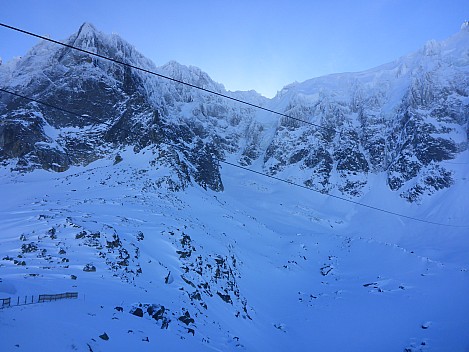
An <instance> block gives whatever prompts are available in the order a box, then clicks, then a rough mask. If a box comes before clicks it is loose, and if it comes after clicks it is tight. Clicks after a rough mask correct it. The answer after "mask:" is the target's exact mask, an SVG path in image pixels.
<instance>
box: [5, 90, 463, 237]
mask: <svg viewBox="0 0 469 352" xmlns="http://www.w3.org/2000/svg"><path fill="white" fill-rule="evenodd" d="M0 91H1V92H4V93H7V94H11V95H14V96H16V97H19V98H23V99H26V100H29V101H33V102H35V103H38V104H42V105H45V106H47V107H50V108H53V109H57V110H59V111H62V112H66V113H68V114H72V115H75V116H78V117H81V118H83V117H85V118H89V119H91V120H93V121H95V122H99V123H102V124H105V125H108V126H113V127H114V128H117V129H119V130H121V131H126V132H128V133H130V134H133V135H135V136H137V137H140V134H139V133H137V132H134V131H132V130H129V129H126V128H122V127H120V126H115V125H112V124H111V123H109V122H106V121H102V120H100V119H97V118H95V117H92V116H89V115H86V114H78V113H76V112H73V111H70V110H67V109H63V108H60V107H58V106H55V105H52V104H49V103H46V102H43V101H41V100H38V99H34V98H30V97H27V96H25V95H22V94H19V93H15V92H12V91H9V90H6V89H3V88H0ZM160 143H161V144H165V145H167V146H171V147H174V148H176V149H179V150H184V151H191V150H190V149H189V148H187V147H182V146H178V145H175V144H173V143H169V142H164V141H161V142H160ZM212 157H213V158H214V159H215V160H216V161H218V162H219V163H222V164H225V165H229V166H232V167H236V168H239V169H242V170H245V171H248V172H251V173H254V174H257V175H261V176H265V177H268V178H271V179H274V180H277V181H280V182H283V183H287V184H289V185H292V186H296V187H299V188H303V189H306V190H308V191H312V192H316V193H319V194H321V195H324V196H328V197H331V198H335V199H338V200H341V201H344V202H348V203H351V204H354V205H358V206H361V207H364V208H368V209H371V210H374V211H378V212H382V213H385V214H388V215H394V216H397V217H400V218H404V219H408V220H412V221H417V222H421V223H426V224H430V225H436V226H445V227H454V228H468V227H469V226H468V225H454V224H444V223H439V222H435V221H430V220H425V219H420V218H416V217H413V216H409V215H405V214H400V213H397V212H394V211H391V210H386V209H383V208H379V207H376V206H373V205H369V204H365V203H361V202H358V201H355V200H351V199H348V198H345V197H341V196H337V195H334V194H331V193H327V192H321V191H319V190H316V189H314V188H311V187H308V186H305V185H302V184H299V183H296V182H293V181H290V180H286V179H283V178H280V177H276V176H272V175H268V174H266V173H264V172H261V171H256V170H252V169H249V168H247V167H244V166H241V165H238V164H235V163H231V162H229V161H226V160H223V159H220V158H218V157H217V156H215V155H213V154H212Z"/></svg>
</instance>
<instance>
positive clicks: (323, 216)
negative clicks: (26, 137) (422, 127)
mask: <svg viewBox="0 0 469 352" xmlns="http://www.w3.org/2000/svg"><path fill="white" fill-rule="evenodd" d="M151 156H152V150H151V149H150V148H147V149H145V150H143V151H141V152H140V153H139V154H134V153H133V151H131V150H128V151H127V152H124V153H122V157H123V161H122V162H120V163H118V164H114V162H113V160H112V159H104V160H101V161H97V162H95V163H92V164H90V165H89V166H88V167H74V168H71V169H70V170H69V171H67V172H65V173H61V174H56V173H51V172H47V171H41V170H36V171H34V172H32V173H27V174H19V173H9V172H7V171H5V169H4V170H3V171H2V175H1V179H2V180H1V182H0V188H1V192H2V194H3V195H4V198H5V199H8V201H7V202H2V204H1V206H0V214H1V215H0V216H1V221H0V231H1V234H2V237H1V240H0V246H1V247H0V248H1V253H2V256H3V258H2V259H3V260H1V261H0V277H1V280H2V282H1V283H0V292H1V294H0V298H3V297H14V298H15V299H16V297H23V296H25V295H28V296H31V295H36V294H41V293H61V292H73V291H76V292H78V293H79V298H78V299H77V300H63V301H57V302H50V303H42V304H35V305H26V306H13V307H11V308H5V309H2V310H0V326H1V327H0V331H1V339H0V349H1V350H2V351H16V350H18V351H37V350H44V351H67V350H71V351H73V350H75V351H90V350H92V351H127V350H129V349H132V350H141V351H154V350H158V349H169V350H182V349H189V350H194V351H195V350H198V351H210V350H215V351H217V350H218V351H234V350H246V351H264V350H272V351H287V350H288V351H291V350H293V351H294V350H320V351H338V350H341V351H357V350H376V351H396V350H404V348H409V349H410V350H412V351H442V350H447V351H465V350H466V349H467V347H468V346H469V338H468V335H467V329H466V327H467V326H469V314H468V313H469V303H468V301H467V299H466V296H467V292H469V272H468V271H467V268H468V264H469V263H468V260H467V256H463V255H459V254H460V253H458V249H459V250H460V251H461V252H465V253H467V243H468V241H467V228H462V229H461V228H459V229H457V228H453V229H451V228H441V227H438V226H436V227H435V226H433V225H429V224H424V223H422V224H420V223H415V222H413V221H411V220H408V219H399V218H396V217H394V216H389V215H385V214H380V213H376V212H373V211H371V210H360V209H357V208H356V206H352V205H349V204H347V203H342V202H340V201H339V200H334V199H329V198H327V197H325V196H323V195H321V194H317V193H314V192H308V191H305V190H302V189H295V188H292V187H291V186H288V185H284V184H281V183H278V181H274V180H271V179H267V178H264V177H262V176H260V175H254V174H251V173H249V172H247V171H243V170H239V169H233V168H230V167H229V166H228V165H226V166H224V168H223V177H224V179H225V192H222V193H216V192H212V191H206V190H203V189H202V188H198V187H192V188H188V189H186V190H184V191H182V192H178V193H174V192H168V191H166V190H165V189H164V188H161V187H160V188H159V187H156V186H155V183H154V180H155V179H156V178H157V177H158V176H159V174H161V173H163V174H164V173H165V172H167V170H165V169H164V168H161V169H159V170H155V169H151V168H148V162H149V161H150V160H151V159H152V158H151ZM465 176H467V175H465ZM454 191H455V192H457V191H458V190H457V189H455V190H454ZM240 194H242V197H240V196H239V195H240ZM396 198H398V197H396ZM389 199H391V198H389ZM451 199H452V200H453V201H454V199H455V198H454V197H451ZM370 201H372V200H370ZM444 201H445V200H444V199H441V202H442V203H443V204H444ZM460 201H461V203H460V204H453V205H452V206H453V208H451V209H458V208H459V207H462V206H463V205H464V202H466V200H465V198H464V199H461V200H460ZM399 204H401V203H397V202H396V203H395V205H394V204H393V203H392V202H391V203H390V204H389V205H390V207H391V209H392V208H393V207H394V206H395V207H396V209H395V210H397V207H398V206H399ZM458 206H459V207H458ZM401 211H402V209H401ZM426 212H428V209H425V210H424V211H423V210H422V209H417V208H415V209H408V212H407V214H412V215H415V216H420V215H422V214H424V213H426ZM449 215H450V216H451V217H452V220H453V221H454V224H464V220H465V214H464V212H463V211H460V212H452V211H450V210H448V212H446V213H445V212H441V211H438V212H437V213H436V215H433V216H432V220H434V221H446V220H447V217H448V216H449ZM370 219H372V220H370ZM98 233H99V237H98V236H96V234H98ZM23 235H24V236H23ZM116 236H117V237H116ZM438 236H440V237H441V236H448V238H450V239H451V243H447V244H446V245H445V246H442V247H439V248H435V246H436V244H435V238H436V237H438ZM20 237H21V238H20ZM441 242H444V241H441ZM448 242H449V241H448ZM28 244H34V247H35V248H36V249H34V250H31V248H32V247H31V246H29V247H28V246H27V245H28ZM460 245H461V246H462V247H459V246H460ZM432 246H433V248H431V247H432ZM455 247H459V248H455ZM28 248H29V249H30V250H28ZM5 258H6V259H5ZM126 258H127V263H126V264H125V265H119V264H118V263H119V262H122V260H123V259H126ZM14 260H17V261H23V260H24V261H25V264H26V265H15V264H14ZM86 264H92V265H94V266H95V267H96V271H95V272H84V271H83V268H84V267H85V265H86ZM139 269H140V270H139ZM72 275H75V276H76V279H73V278H72ZM139 305H141V306H142V308H143V313H144V316H143V317H138V316H135V315H133V314H131V312H133V311H135V308H138V307H139ZM150 306H153V310H150V311H151V312H152V313H154V311H157V310H158V311H159V312H160V315H158V316H157V317H156V318H155V317H153V318H151V317H150V315H149V314H148V313H147V311H148V308H149V307H150ZM116 307H122V310H123V311H122V312H121V311H118V310H116ZM161 307H164V309H163V310H162V311H161ZM119 309H120V308H119ZM161 312H162V313H161ZM186 312H187V313H186ZM153 315H154V314H153ZM157 318H158V319H157ZM192 319H193V320H192ZM186 323H187V324H186ZM19 331H21V333H19ZM103 333H106V334H107V336H108V337H109V340H103V339H102V338H100V337H99V336H100V335H102V334H103ZM147 340H148V341H147ZM38 346H41V347H39V348H38Z"/></svg>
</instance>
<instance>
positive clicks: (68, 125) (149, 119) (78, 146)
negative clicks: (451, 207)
mask: <svg viewBox="0 0 469 352" xmlns="http://www.w3.org/2000/svg"><path fill="white" fill-rule="evenodd" d="M468 42H469V30H468V29H467V26H466V27H464V26H463V27H462V29H461V31H460V32H459V33H457V34H456V35H454V36H453V37H451V38H449V39H448V40H446V41H443V42H436V41H430V42H428V43H427V44H426V45H425V46H424V48H422V49H421V50H419V51H417V52H415V53H413V54H411V55H408V56H405V57H402V58H400V59H398V60H396V61H394V62H392V63H389V64H386V65H383V66H380V67H377V68H375V69H372V70H368V71H364V72H360V73H347V74H337V75H331V76H326V77H321V78H316V79H312V80H309V81H306V82H303V83H300V84H292V85H290V86H287V87H285V88H284V89H283V90H282V91H281V92H280V93H279V94H278V95H277V96H276V97H275V98H274V99H272V100H268V99H266V98H263V97H261V96H259V95H258V94H257V93H255V92H235V93H233V92H227V91H225V89H224V87H223V86H222V85H220V84H218V83H216V82H214V81H213V80H211V79H210V77H209V76H208V75H207V74H206V73H204V72H202V71H201V70H200V69H198V68H195V67H186V66H183V65H180V64H178V63H176V62H170V63H168V64H166V65H164V66H162V67H156V66H155V65H154V64H153V63H151V62H150V61H149V60H148V59H146V58H144V57H143V56H142V55H141V54H139V53H138V52H137V51H136V50H135V49H134V48H133V47H132V46H131V45H130V44H128V43H126V42H125V41H124V40H122V39H121V38H119V37H118V36H116V35H111V36H109V35H105V34H103V33H101V32H99V31H98V30H96V29H95V28H94V27H93V26H92V25H90V24H87V23H85V24H83V25H82V26H81V28H80V29H79V31H78V32H77V33H76V34H74V35H72V36H71V37H70V38H69V39H68V40H67V43H69V44H71V45H74V46H77V47H81V48H84V49H86V50H89V51H93V52H96V53H99V54H101V55H104V56H109V57H112V58H115V59H118V60H119V61H123V62H126V63H129V64H132V65H134V66H138V67H142V68H144V69H147V70H151V71H155V72H159V73H162V74H164V75H166V76H169V77H173V78H175V79H177V80H181V81H185V82H188V83H191V84H193V85H197V86H200V87H203V88H206V89H209V90H212V91H216V92H220V93H223V94H228V95H233V96H236V97H238V98H240V99H244V100H249V101H250V102H253V103H255V104H259V105H263V106H266V107H269V108H271V109H273V110H277V111H280V112H282V113H285V114H288V115H290V116H293V117H295V118H298V119H302V120H306V121H310V122H313V123H315V124H317V125H320V126H323V127H324V128H317V127H314V126H311V125H307V124H302V123H300V122H298V121H296V120H291V119H288V118H282V119H281V120H279V121H277V120H276V119H277V117H276V116H272V115H269V114H268V113H266V112H263V111H259V110H256V109H254V108H252V107H247V106H245V105H243V104H239V103H235V102H232V101H229V100H227V99H224V98H223V97H219V96H214V95H211V94H208V93H204V92H201V91H199V90H196V89H194V88H191V87H188V86H185V85H183V84H178V83H175V82H172V81H169V80H164V79H161V78H158V77H155V76H152V75H149V74H146V73H142V72H140V71H136V70H132V69H130V68H128V67H125V66H122V65H118V64H115V63H112V62H108V61H105V60H102V59H98V58H95V57H91V56H90V55H88V54H85V53H81V52H77V51H74V50H72V49H70V48H66V47H60V46H58V45H55V44H51V43H48V42H42V43H40V44H39V45H37V46H36V47H34V48H33V49H32V50H31V51H30V52H29V53H28V54H27V55H26V56H24V57H23V58H21V59H20V60H18V61H15V62H10V63H8V64H6V65H2V66H0V78H1V82H2V84H1V86H2V87H3V88H5V89H8V90H11V91H15V92H18V93H21V94H23V95H25V96H29V97H34V98H35V99H38V100H41V101H44V102H47V103H48V104H51V105H55V106H60V107H62V108H64V109H66V110H69V111H72V112H76V113H77V114H78V115H80V116H77V115H75V114H67V113H64V112H63V111H60V110H56V109H53V108H50V107H47V106H44V105H41V104H37V103H32V102H28V101H26V100H24V99H21V98H18V97H14V96H9V95H8V94H2V95H1V97H0V115H1V121H2V123H1V125H0V147H1V149H0V159H1V160H3V161H4V162H6V161H10V162H11V161H12V160H13V161H14V164H15V165H14V168H15V169H18V170H24V171H27V170H32V169H35V168H45V169H50V170H54V171H62V170H66V169H67V168H69V167H70V166H71V165H83V164H88V163H90V162H92V161H94V160H96V159H99V158H103V157H107V156H114V155H115V154H116V153H117V152H118V151H119V149H120V148H124V147H127V146H131V147H133V148H134V150H135V152H140V151H141V150H144V149H150V150H151V151H152V153H153V154H154V155H155V159H154V162H153V163H152V166H153V167H158V166H159V165H160V166H161V165H164V166H168V167H169V168H170V169H171V170H172V171H171V175H168V176H167V177H163V178H162V179H160V180H158V182H157V183H158V185H160V186H162V185H163V184H164V185H166V186H167V187H169V188H170V189H172V190H178V189H181V188H184V187H187V186H188V185H189V184H191V183H193V182H195V183H198V184H199V185H201V186H203V187H204V188H210V189H213V190H216V191H221V190H223V183H222V178H221V174H220V167H219V162H218V161H219V160H220V159H224V158H228V159H229V160H232V161H236V162H238V163H240V164H241V165H252V167H257V168H258V170H262V171H264V172H267V173H269V174H275V175H279V176H281V177H286V178H289V179H290V180H292V181H295V182H299V183H302V184H304V185H306V186H308V187H311V188H314V189H316V190H319V191H321V192H328V193H329V192H331V193H336V194H341V195H345V196H347V197H357V196H360V195H362V194H364V193H365V192H366V191H367V187H368V185H369V177H370V175H371V174H377V173H384V174H385V175H386V180H387V181H386V182H387V184H388V186H389V188H390V189H391V190H393V191H396V192H399V193H400V194H401V196H402V197H403V198H405V199H407V200H409V201H417V200H419V199H420V198H421V197H422V196H423V195H424V194H432V193H434V192H435V191H437V190H439V189H443V188H447V187H450V186H451V184H452V182H453V178H452V172H451V170H449V169H447V168H446V167H445V164H444V163H442V162H444V161H445V160H449V159H452V158H454V157H456V156H457V155H458V153H461V152H463V151H465V150H467V135H468V127H467V124H468V116H469V98H468V97H469V78H468V77H469V74H468V73H469V54H468V53H469V49H468V47H469V45H468ZM98 121H100V122H98ZM336 131H340V133H337V132H336Z"/></svg>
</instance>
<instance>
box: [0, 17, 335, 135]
mask: <svg viewBox="0 0 469 352" xmlns="http://www.w3.org/2000/svg"><path fill="white" fill-rule="evenodd" d="M0 26H2V27H5V28H8V29H12V30H14V31H17V32H20V33H23V34H27V35H30V36H32V37H36V38H39V39H42V40H46V41H48V42H51V43H54V44H58V45H62V46H64V47H67V48H70V49H73V50H77V51H80V52H82V53H85V54H89V55H92V56H95V57H98V58H100V59H103V60H107V61H111V62H114V63H116V64H119V65H123V66H126V67H129V68H132V69H135V70H138V71H142V72H145V73H148V74H150V75H153V76H156V77H160V78H164V79H167V80H170V81H173V82H176V83H180V84H184V85H186V86H188V87H191V88H195V89H198V90H201V91H204V92H206V93H210V94H214V95H217V96H219V97H222V98H225V99H229V100H232V101H236V102H238V103H241V104H244V105H248V106H251V107H254V108H257V109H260V110H264V111H267V112H270V113H272V114H275V115H279V116H282V117H286V118H288V119H291V120H294V121H297V122H300V123H304V124H307V125H311V126H314V127H317V128H320V129H324V130H329V131H333V132H335V133H338V134H341V132H340V131H338V130H336V129H334V128H331V127H324V126H321V125H318V124H315V123H312V122H310V121H306V120H302V119H299V118H297V117H293V116H291V115H288V114H285V113H282V112H279V111H275V110H272V109H268V108H265V107H263V106H260V105H257V104H253V103H250V102H247V101H245V100H241V99H238V98H234V97H231V96H229V95H226V94H223V93H220V92H216V91H214V90H211V89H207V88H203V87H199V86H197V85H195V84H192V83H189V82H185V81H182V80H179V79H176V78H173V77H169V76H166V75H163V74H161V73H157V72H155V71H151V70H147V69H145V68H142V67H138V66H135V65H132V64H129V63H127V62H124V61H120V60H117V59H113V58H110V57H108V56H105V55H101V54H97V53H94V52H92V51H89V50H86V49H82V48H79V47H76V46H73V45H70V44H67V43H63V42H60V41H58V40H54V39H51V38H48V37H45V36H42V35H39V34H36V33H32V32H29V31H26V30H24V29H20V28H17V27H13V26H10V25H7V24H5V23H0Z"/></svg>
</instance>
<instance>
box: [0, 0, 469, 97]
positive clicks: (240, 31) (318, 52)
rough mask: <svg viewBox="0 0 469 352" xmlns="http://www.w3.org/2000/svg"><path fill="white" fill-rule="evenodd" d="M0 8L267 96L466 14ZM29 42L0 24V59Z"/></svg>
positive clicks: (208, 2) (381, 54) (447, 30)
mask: <svg viewBox="0 0 469 352" xmlns="http://www.w3.org/2000/svg"><path fill="white" fill-rule="evenodd" d="M0 9H1V11H0V22H2V23H5V24H8V25H12V26H16V27H19V28H22V29H25V30H28V31H31V32H34V33H37V34H40V35H48V36H50V37H51V38H53V39H57V40H63V39H65V38H67V37H68V36H70V35H71V34H73V33H75V32H76V31H78V29H79V27H80V25H81V24H82V23H83V22H90V23H92V24H93V25H94V26H95V27H96V28H97V29H98V30H100V31H102V32H104V33H117V34H119V35H120V36H121V37H122V38H124V39H125V40H126V41H128V42H129V43H131V44H132V45H134V46H135V47H136V49H137V50H138V51H140V52H141V53H142V54H143V55H145V56H146V57H148V58H149V59H151V60H152V61H153V62H154V63H155V64H156V65H158V66H161V65H164V64H165V63H167V62H168V61H171V60H175V61H177V62H179V63H181V64H184V65H191V66H197V67H199V68H201V69H202V70H203V71H205V72H207V73H208V74H209V75H210V77H211V78H212V79H213V80H215V81H217V82H219V83H222V84H223V85H224V86H225V87H226V89H228V90H256V91H257V92H259V93H261V94H262V95H264V96H267V97H269V98H270V97H273V96H274V95H275V94H276V93H277V91H279V90H281V89H282V88H283V87H284V86H286V85H288V84H290V83H293V82H295V81H297V82H302V81H305V80H307V79H310V78H314V77H319V76H323V75H327V74H332V73H341V72H356V71H362V70H366V69H370V68H373V67H376V66H379V65H381V64H384V63H387V62H390V61H393V60H395V59H397V58H399V57H400V56H403V55H406V54H408V53H411V52H413V51H416V50H418V49H419V48H421V47H422V46H423V45H424V44H425V42H427V41H428V40H432V39H435V40H443V39H446V38H447V37H449V36H451V35H453V34H455V33H457V32H458V31H459V28H460V26H461V24H462V23H463V22H464V21H465V20H466V19H467V17H469V11H468V10H469V6H468V5H467V0H464V1H463V0H452V1H450V2H443V1H440V0H428V1H423V0H411V1H409V0H405V1H404V0H358V1H353V2H351V1H346V0H331V1H328V2H323V1H292V2H289V3H285V2H280V1H263V0H259V1H255V0H254V1H246V0H240V1H236V2H230V1H224V2H221V1H215V0H205V1H200V2H188V1H183V0H174V1H171V2H163V1H150V0H144V1H139V2H129V1H109V0H102V1H92V0H83V1H80V2H74V1H69V0H68V1H58V0H49V1H46V2H39V1H33V0H17V1H14V2H7V3H4V4H2V5H0ZM37 42H38V41H37V39H35V38H31V37H28V36H26V35H24V34H20V33H16V32H13V31H11V30H9V29H6V28H3V27H1V28H0V57H1V58H3V61H4V62H6V61H9V60H11V59H12V58H13V57H16V56H21V55H24V54H25V53H26V52H27V51H28V50H29V49H30V48H31V47H32V46H33V45H35V44H36V43H37Z"/></svg>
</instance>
